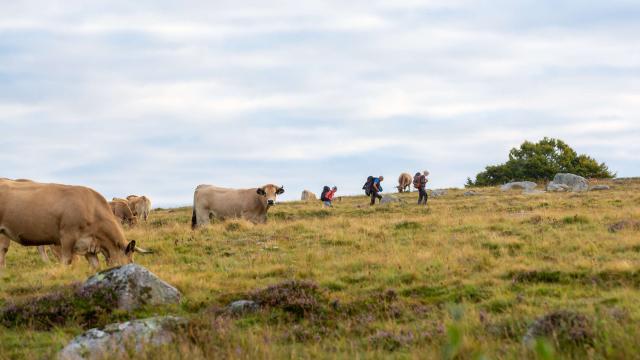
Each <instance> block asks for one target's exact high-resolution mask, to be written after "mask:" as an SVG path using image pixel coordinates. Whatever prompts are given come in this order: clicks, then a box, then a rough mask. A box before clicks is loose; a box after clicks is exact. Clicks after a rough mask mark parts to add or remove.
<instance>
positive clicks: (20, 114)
mask: <svg viewBox="0 0 640 360" xmlns="http://www.w3.org/2000/svg"><path fill="white" fill-rule="evenodd" d="M50 5H51V6H46V7H44V6H41V4H40V2H38V1H35V0H34V1H20V2H11V3H8V4H4V5H3V11H2V12H0V81H1V82H2V84H3V86H2V87H0V126H1V127H2V129H3V137H2V138H1V139H2V140H0V145H1V146H2V148H3V149H9V150H3V152H1V153H0V162H1V163H2V165H3V169H5V170H4V171H5V172H6V173H2V174H0V176H10V177H32V178H35V179H43V180H47V181H64V182H72V183H84V184H87V185H92V186H95V187H96V188H99V189H100V190H101V191H103V192H104V193H105V194H113V195H122V194H123V193H128V192H148V193H150V194H152V195H153V197H154V198H155V199H156V201H155V203H156V204H160V205H164V204H175V203H177V202H178V201H177V200H176V199H185V201H184V202H180V203H188V199H189V197H190V192H191V191H192V188H193V186H194V183H198V182H216V183H219V184H223V185H229V186H251V185H253V183H254V182H257V181H275V182H280V183H286V184H289V185H290V186H288V188H290V189H291V190H292V191H291V192H288V196H289V198H294V197H297V194H295V193H296V192H297V188H298V187H300V188H301V187H303V186H304V187H308V186H310V184H309V183H308V182H313V181H316V180H314V179H316V178H318V179H317V181H318V182H319V181H329V182H332V181H336V180H333V179H337V180H340V181H342V182H344V184H340V185H341V186H340V187H341V189H343V190H344V191H352V192H355V191H358V190H359V187H360V184H359V182H360V180H361V179H360V178H361V177H363V176H366V175H367V173H368V172H372V171H375V172H381V171H385V172H386V171H389V172H398V171H400V170H403V171H405V170H408V169H409V168H413V167H416V168H422V167H429V168H430V169H433V170H434V171H432V174H433V177H434V183H433V185H434V186H449V185H457V186H459V185H462V183H463V182H464V180H465V178H466V176H472V175H473V174H474V172H476V171H478V170H481V169H482V168H483V167H484V166H485V165H487V164H490V163H496V162H500V161H504V159H505V158H506V152H507V151H508V149H509V148H510V147H512V146H516V145H518V144H519V143H520V142H522V141H523V140H525V139H528V140H536V139H538V138H540V137H543V136H554V137H560V138H562V139H565V140H566V141H568V142H569V143H570V144H571V145H574V146H575V147H576V148H577V149H578V150H579V151H580V152H587V153H589V154H591V155H593V156H595V157H596V158H597V159H598V160H601V161H606V162H610V163H614V164H616V165H617V166H619V167H620V169H614V170H620V173H621V174H623V175H625V174H626V175H630V174H631V173H632V172H633V171H634V169H636V168H637V163H638V160H640V158H639V157H638V155H637V154H638V153H639V150H640V149H639V148H638V145H637V143H638V142H637V138H638V136H639V135H640V129H639V124H640V120H638V118H639V116H640V105H639V104H640V101H638V100H640V98H639V97H638V95H637V94H638V93H639V91H638V90H639V89H638V85H637V84H638V83H640V79H639V75H638V74H639V73H638V69H639V68H640V57H639V56H637V55H638V51H640V50H639V49H640V43H639V40H638V38H637V36H635V34H637V33H638V31H640V25H638V24H640V22H638V21H637V20H638V19H633V18H629V17H626V18H625V17H620V19H615V18H606V17H605V15H602V16H601V17H600V18H598V17H597V16H596V15H593V14H595V13H597V10H598V7H597V6H599V5H595V4H594V5H587V4H583V5H581V7H580V8H579V9H577V10H576V11H573V12H570V13H563V12H562V11H561V10H557V9H555V8H554V6H555V3H553V2H550V1H548V2H547V1H543V2H536V3H535V6H533V5H532V4H529V3H526V4H525V3H522V4H520V3H519V4H515V3H512V2H497V3H495V4H493V5H488V4H483V5H479V4H478V3H477V2H472V1H467V0H458V1H413V0H410V1H409V0H404V1H389V0H375V1H355V2H349V3H345V2H338V1H319V0H318V1H305V2H299V1H293V0H286V1H273V2H263V1H250V2H243V3H237V2H232V1H220V2H209V1H189V2H187V3H184V2H171V1H169V2H163V3H162V4H161V5H159V4H157V3H155V2H153V3H151V2H145V1H142V2H130V1H113V2H109V3H87V2H84V1H79V0H65V1H62V0H60V1H54V2H51V3H50ZM590 6H593V8H590ZM609 6H611V7H620V8H621V9H623V8H625V7H631V6H637V5H634V4H633V3H632V2H612V3H611V4H610V5H609ZM625 9H626V8H625ZM525 10H526V11H525ZM636 10H638V9H637V8H636ZM628 13H630V14H633V12H628ZM637 13H638V12H637V11H636V14H637ZM541 15H542V16H541ZM551 15H553V16H551ZM541 19H547V20H546V22H545V21H542V20H541ZM300 169H304V171H309V172H312V173H309V174H307V173H305V174H304V175H302V174H300V171H301V170H300ZM256 173H258V174H257V175H256ZM318 173H319V174H320V175H317V174H318ZM394 177H395V176H391V177H390V178H394ZM320 178H321V179H320ZM123 179H126V181H125V180H123ZM320 185H321V184H316V186H320ZM300 190H301V189H300Z"/></svg>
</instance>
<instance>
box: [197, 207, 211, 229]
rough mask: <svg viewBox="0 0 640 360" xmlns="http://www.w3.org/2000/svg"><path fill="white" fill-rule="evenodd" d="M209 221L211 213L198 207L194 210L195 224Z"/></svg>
mask: <svg viewBox="0 0 640 360" xmlns="http://www.w3.org/2000/svg"><path fill="white" fill-rule="evenodd" d="M210 222H211V213H210V212H209V211H208V210H205V209H198V211H197V212H196V226H202V225H206V224H209V223H210Z"/></svg>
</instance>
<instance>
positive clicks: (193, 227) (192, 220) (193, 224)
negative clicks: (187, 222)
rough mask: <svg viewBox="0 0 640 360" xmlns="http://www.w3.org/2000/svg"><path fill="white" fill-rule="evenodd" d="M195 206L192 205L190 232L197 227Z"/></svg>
mask: <svg viewBox="0 0 640 360" xmlns="http://www.w3.org/2000/svg"><path fill="white" fill-rule="evenodd" d="M195 205H196V204H193V215H191V230H195V228H196V225H197V220H196V206H195Z"/></svg>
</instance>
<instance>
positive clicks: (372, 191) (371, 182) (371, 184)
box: [365, 175, 384, 205]
mask: <svg viewBox="0 0 640 360" xmlns="http://www.w3.org/2000/svg"><path fill="white" fill-rule="evenodd" d="M383 181H384V176H382V175H380V176H379V177H373V176H369V177H368V178H367V183H366V184H365V187H366V188H367V189H365V194H367V195H371V205H375V204H376V199H378V200H382V195H380V194H379V193H381V192H382V185H381V184H380V183H381V182H383ZM366 190H368V191H366Z"/></svg>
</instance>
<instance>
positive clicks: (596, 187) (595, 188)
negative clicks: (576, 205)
mask: <svg viewBox="0 0 640 360" xmlns="http://www.w3.org/2000/svg"><path fill="white" fill-rule="evenodd" d="M603 190H611V186H609V185H594V186H592V187H591V188H590V189H589V191H603Z"/></svg>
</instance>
